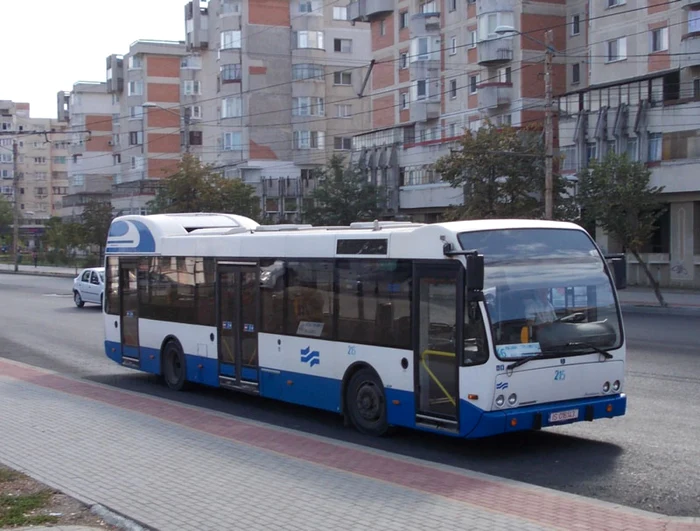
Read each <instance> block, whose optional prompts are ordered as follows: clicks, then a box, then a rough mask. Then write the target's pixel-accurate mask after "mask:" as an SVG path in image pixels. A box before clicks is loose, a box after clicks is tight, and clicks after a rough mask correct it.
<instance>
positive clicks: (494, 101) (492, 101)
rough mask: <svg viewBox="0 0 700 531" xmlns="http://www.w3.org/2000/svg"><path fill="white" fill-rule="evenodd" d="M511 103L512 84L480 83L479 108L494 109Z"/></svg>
mask: <svg viewBox="0 0 700 531" xmlns="http://www.w3.org/2000/svg"><path fill="white" fill-rule="evenodd" d="M511 101H513V84H512V83H482V84H481V85H479V107H481V108H484V109H495V108H496V107H500V106H501V105H507V104H509V103H510V102H511Z"/></svg>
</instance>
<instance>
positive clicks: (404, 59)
mask: <svg viewBox="0 0 700 531" xmlns="http://www.w3.org/2000/svg"><path fill="white" fill-rule="evenodd" d="M399 68H401V69H404V68H408V54H407V53H402V54H401V55H400V56H399Z"/></svg>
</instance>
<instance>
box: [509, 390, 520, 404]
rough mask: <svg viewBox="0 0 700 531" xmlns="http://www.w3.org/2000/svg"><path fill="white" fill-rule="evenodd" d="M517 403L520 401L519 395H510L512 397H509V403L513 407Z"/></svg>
mask: <svg viewBox="0 0 700 531" xmlns="http://www.w3.org/2000/svg"><path fill="white" fill-rule="evenodd" d="M517 401H518V395H516V394H515V393H513V394H512V395H510V396H509V397H508V403H509V404H510V405H511V406H513V405H515V403H516V402H517Z"/></svg>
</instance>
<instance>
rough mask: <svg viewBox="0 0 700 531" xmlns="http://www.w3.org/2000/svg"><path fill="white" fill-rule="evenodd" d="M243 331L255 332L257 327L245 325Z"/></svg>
mask: <svg viewBox="0 0 700 531" xmlns="http://www.w3.org/2000/svg"><path fill="white" fill-rule="evenodd" d="M243 331H244V332H255V325H253V324H248V323H244V324H243Z"/></svg>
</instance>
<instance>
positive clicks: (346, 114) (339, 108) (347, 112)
mask: <svg viewBox="0 0 700 531" xmlns="http://www.w3.org/2000/svg"><path fill="white" fill-rule="evenodd" d="M351 116H352V105H348V104H343V105H336V106H335V117H336V118H350V117H351Z"/></svg>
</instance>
